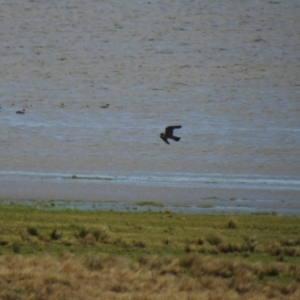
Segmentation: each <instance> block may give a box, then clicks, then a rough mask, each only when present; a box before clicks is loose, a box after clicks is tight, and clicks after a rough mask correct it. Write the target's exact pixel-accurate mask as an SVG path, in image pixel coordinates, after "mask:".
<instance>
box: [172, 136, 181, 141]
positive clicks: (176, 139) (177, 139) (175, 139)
mask: <svg viewBox="0 0 300 300" xmlns="http://www.w3.org/2000/svg"><path fill="white" fill-rule="evenodd" d="M172 138H173V140H174V141H176V142H179V141H180V137H177V136H173V137H172Z"/></svg>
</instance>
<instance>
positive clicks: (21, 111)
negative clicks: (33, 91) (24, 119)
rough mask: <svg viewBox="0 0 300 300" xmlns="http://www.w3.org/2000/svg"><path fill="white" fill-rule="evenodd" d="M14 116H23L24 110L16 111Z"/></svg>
mask: <svg viewBox="0 0 300 300" xmlns="http://www.w3.org/2000/svg"><path fill="white" fill-rule="evenodd" d="M16 114H19V115H24V114H25V109H24V108H23V109H22V110H17V111H16Z"/></svg>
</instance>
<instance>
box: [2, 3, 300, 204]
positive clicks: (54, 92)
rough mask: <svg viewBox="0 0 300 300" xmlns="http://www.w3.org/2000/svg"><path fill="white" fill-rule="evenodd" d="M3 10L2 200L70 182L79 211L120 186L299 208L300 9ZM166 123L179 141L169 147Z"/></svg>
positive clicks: (151, 193)
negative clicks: (83, 201)
mask: <svg viewBox="0 0 300 300" xmlns="http://www.w3.org/2000/svg"><path fill="white" fill-rule="evenodd" d="M0 11H1V13H0V14H1V18H2V23H1V24H2V25H1V29H0V34H1V40H2V44H3V47H2V48H1V70H0V75H1V78H2V79H1V93H0V103H1V110H0V128H1V129H0V130H1V135H0V145H1V156H0V170H1V173H0V177H1V183H0V188H1V195H0V196H1V197H4V198H11V197H18V198H22V191H18V195H19V196H18V195H17V194H14V191H13V190H14V189H13V187H14V185H19V184H20V182H23V185H24V189H23V197H24V198H28V197H29V196H30V197H33V198H36V197H37V198H39V197H41V195H42V194H45V193H46V194H47V195H44V197H42V198H48V199H50V198H55V199H59V198H63V197H71V196H70V195H69V194H67V193H65V192H63V190H64V187H63V186H65V187H67V185H66V184H65V185H63V184H64V183H72V186H73V187H74V190H76V193H75V194H76V197H77V198H79V197H81V198H82V197H83V198H85V199H86V200H89V199H90V198H91V197H93V198H95V197H96V195H98V198H99V199H103V198H104V197H108V198H109V199H119V198H120V194H122V192H121V190H122V189H123V188H124V186H132V187H134V188H133V189H132V190H131V191H132V194H130V192H129V191H128V192H126V193H125V192H124V199H125V198H126V199H129V200H130V197H131V198H132V199H136V198H137V197H141V198H143V197H145V198H147V199H149V198H151V197H152V198H157V199H158V200H159V201H171V199H170V198H172V197H173V199H174V201H179V199H178V198H179V197H182V194H181V193H178V190H177V188H178V189H180V188H182V189H183V190H182V191H184V193H185V195H186V198H187V199H189V200H190V201H192V200H193V201H196V199H197V198H198V199H200V198H201V196H203V195H205V196H207V195H208V193H210V196H215V195H217V196H218V197H220V198H222V197H223V198H226V199H227V198H228V197H230V196H228V195H232V196H234V197H235V196H236V195H240V194H239V193H241V191H244V194H243V196H241V197H245V198H247V199H253V198H255V197H256V196H257V197H259V199H261V198H266V199H273V198H274V199H275V198H276V199H283V198H284V199H287V200H291V201H296V200H299V195H300V180H299V173H300V158H299V149H300V138H299V134H300V102H299V99H300V97H299V96H300V86H299V70H300V60H299V58H300V54H299V46H300V43H299V40H300V39H299V38H300V18H299V15H300V4H299V3H298V1H296V0H294V1H288V2H282V3H281V2H280V3H277V4H275V3H273V4H272V3H271V2H268V3H261V2H255V3H254V2H252V1H250V2H249V1H246V2H243V3H239V4H238V5H237V4H236V1H227V2H226V4H225V3H223V2H222V1H202V2H201V3H199V2H192V1H168V2H166V3H161V2H160V1H151V3H150V2H141V1H134V0H130V1H109V2H107V3H106V2H101V3H100V2H94V1H79V0H74V1H72V2H70V1H51V3H50V2H49V3H48V2H44V1H40V2H29V1H28V2H24V1H21V0H15V1H13V2H11V1H10V2H7V3H2V4H1V10H0ZM107 103H108V104H109V107H108V108H102V106H105V104H107ZM22 108H25V109H26V113H25V114H24V115H18V114H16V113H15V112H16V110H20V109H22ZM172 124H173V125H177V124H180V125H182V126H183V127H182V128H181V129H180V130H176V131H175V134H176V135H178V136H180V137H181V140H180V142H178V143H176V142H173V141H171V145H166V144H164V142H163V141H162V140H161V139H160V138H159V133H160V132H161V131H162V130H163V129H164V128H165V126H167V125H172ZM72 176H73V178H72ZM74 176H76V178H75V177H74ZM28 178H30V180H29V181H28ZM41 178H42V181H43V182H46V181H48V182H49V186H51V189H50V188H49V189H46V190H44V189H43V188H39V186H43V185H42V184H41ZM108 180H109V181H110V182H109V183H107V182H105V184H106V185H107V184H109V188H108V189H106V190H105V191H103V189H102V187H101V186H99V184H102V186H103V182H102V183H100V182H101V181H108ZM91 181H93V183H92V184H91ZM24 182H25V183H24ZM33 182H35V183H36V184H34V187H35V190H36V194H34V191H32V188H31V189H30V186H33V185H32V184H33ZM55 182H57V183H58V182H59V184H58V185H57V188H55V185H54V183H55ZM85 183H86V185H84V184H85ZM112 184H115V186H116V187H115V188H112ZM25 185H26V187H25ZM84 186H86V187H87V186H89V187H91V189H92V190H93V192H91V190H89V189H87V188H84ZM117 186H118V187H117ZM139 186H141V187H147V192H146V193H144V190H143V191H142V192H138V193H137V194H135V193H136V191H137V190H138V187H139ZM159 187H160V188H161V189H159ZM53 188H54V189H56V192H55V193H54V191H53ZM172 188H175V189H174V192H172ZM39 189H40V190H39ZM195 189H196V190H197V191H196V192H195ZM205 189H207V190H209V192H205V191H204V190H205ZM226 189H227V190H230V193H227V194H228V195H227V194H226V193H224V192H223V191H224V190H226ZM30 190H31V191H30ZM38 190H39V191H38ZM166 190H168V191H169V192H170V195H171V196H167V195H166ZM175 190H176V191H175ZM214 190H218V191H216V192H214ZM26 191H28V192H26ZM29 191H30V192H29ZM249 191H250V192H249ZM251 191H252V192H251ZM246 192H247V193H248V194H247V195H246ZM54 194H55V195H54ZM35 195H36V196H35ZM74 197H75V196H74ZM74 197H71V198H74ZM106 199H107V198H106ZM141 200H144V199H141ZM181 200H182V199H181Z"/></svg>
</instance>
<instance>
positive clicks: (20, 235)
mask: <svg viewBox="0 0 300 300" xmlns="http://www.w3.org/2000/svg"><path fill="white" fill-rule="evenodd" d="M0 253H1V256H0V298H1V299H95V298H99V299H100V297H101V298H102V299H121V298H122V299H226V298H227V299H239V298H243V299H267V298H273V299H299V298H300V288H299V284H300V222H299V218H297V217H279V216H275V215H247V216H205V215H201V216H199V215H178V214H171V213H169V212H168V211H165V212H161V213H151V212H147V213H116V212H84V211H71V210H70V211H67V210H61V211H58V210H38V209H35V208H32V207H28V206H20V205H1V206H0Z"/></svg>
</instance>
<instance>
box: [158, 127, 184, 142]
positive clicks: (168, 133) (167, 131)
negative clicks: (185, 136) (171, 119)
mask: <svg viewBox="0 0 300 300" xmlns="http://www.w3.org/2000/svg"><path fill="white" fill-rule="evenodd" d="M181 127H182V126H181V125H177V126H168V127H166V129H165V133H163V132H162V133H161V134H160V138H161V139H162V140H163V141H164V142H165V143H166V144H170V143H169V142H168V139H172V140H174V141H176V142H179V140H180V137H177V136H175V135H173V130H174V129H179V128H181Z"/></svg>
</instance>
